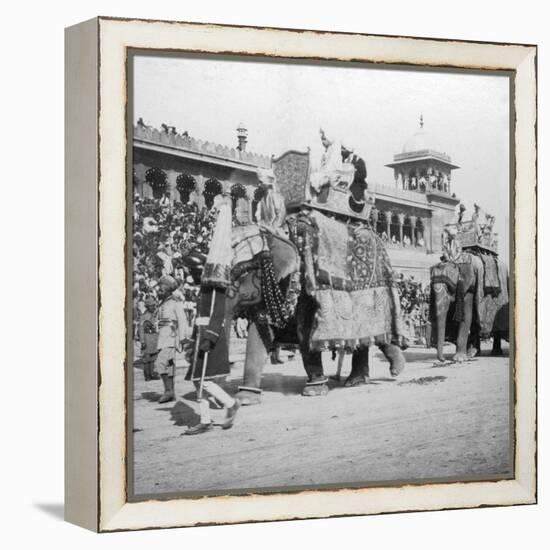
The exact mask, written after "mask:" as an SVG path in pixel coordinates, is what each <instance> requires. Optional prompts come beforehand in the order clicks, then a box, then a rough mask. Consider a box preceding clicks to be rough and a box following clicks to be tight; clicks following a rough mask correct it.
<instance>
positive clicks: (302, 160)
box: [272, 150, 374, 222]
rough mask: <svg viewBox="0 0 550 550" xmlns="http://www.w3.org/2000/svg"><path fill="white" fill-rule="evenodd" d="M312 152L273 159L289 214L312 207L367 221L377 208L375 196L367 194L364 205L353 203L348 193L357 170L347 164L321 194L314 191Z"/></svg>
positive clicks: (291, 153) (274, 170) (289, 154)
mask: <svg viewBox="0 0 550 550" xmlns="http://www.w3.org/2000/svg"><path fill="white" fill-rule="evenodd" d="M310 168H311V165H310V158H309V151H306V152H302V151H294V150H292V151H287V152H286V153H283V154H282V155H281V156H280V157H277V158H274V159H273V160H272V169H273V173H274V174H275V177H276V179H277V185H278V188H279V191H280V192H281V194H282V195H283V197H284V199H285V202H286V208H287V211H288V212H295V211H297V210H299V209H300V207H302V206H306V205H307V206H309V207H311V208H315V209H316V210H319V211H322V212H325V213H327V214H337V215H339V216H344V217H348V218H356V219H359V220H363V221H365V222H366V221H368V220H369V218H370V213H371V210H372V207H373V205H374V196H373V195H372V194H369V193H366V194H365V195H366V196H365V203H364V204H363V205H362V206H361V205H358V204H354V205H353V206H354V207H355V208H354V209H352V207H351V201H353V198H352V197H351V194H350V192H349V186H350V185H351V182H352V181H353V174H354V170H353V167H352V166H351V165H344V167H343V168H342V170H340V171H338V172H336V173H335V174H333V175H337V176H338V178H336V179H337V180H338V182H337V183H336V184H334V183H330V184H327V185H326V186H325V188H324V189H322V190H321V191H320V192H318V193H317V192H315V190H313V189H312V188H311V185H310Z"/></svg>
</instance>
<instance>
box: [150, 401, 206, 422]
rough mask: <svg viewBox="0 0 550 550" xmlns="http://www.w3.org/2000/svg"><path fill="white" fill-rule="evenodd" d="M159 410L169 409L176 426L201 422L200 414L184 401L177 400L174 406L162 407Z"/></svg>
mask: <svg viewBox="0 0 550 550" xmlns="http://www.w3.org/2000/svg"><path fill="white" fill-rule="evenodd" d="M156 410H157V411H167V412H169V413H170V419H171V420H172V422H173V423H174V426H193V425H195V424H198V423H199V422H200V416H199V415H198V414H197V413H196V412H195V411H194V409H192V408H191V407H190V406H189V405H186V404H185V403H184V402H183V401H177V402H176V404H175V405H174V406H172V407H161V408H159V409H156Z"/></svg>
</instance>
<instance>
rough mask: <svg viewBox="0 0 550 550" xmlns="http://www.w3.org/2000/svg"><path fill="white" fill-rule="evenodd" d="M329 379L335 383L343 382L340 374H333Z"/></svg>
mask: <svg viewBox="0 0 550 550" xmlns="http://www.w3.org/2000/svg"><path fill="white" fill-rule="evenodd" d="M329 378H330V379H331V380H334V381H335V382H340V381H341V380H342V377H341V376H340V375H339V374H331V375H330V376H329Z"/></svg>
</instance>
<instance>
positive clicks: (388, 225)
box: [384, 210, 393, 241]
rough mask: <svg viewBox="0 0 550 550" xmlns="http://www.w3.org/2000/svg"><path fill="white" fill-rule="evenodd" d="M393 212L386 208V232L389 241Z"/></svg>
mask: <svg viewBox="0 0 550 550" xmlns="http://www.w3.org/2000/svg"><path fill="white" fill-rule="evenodd" d="M392 214H393V212H392V211H391V210H386V211H385V212H384V216H386V233H387V235H388V241H391V217H392Z"/></svg>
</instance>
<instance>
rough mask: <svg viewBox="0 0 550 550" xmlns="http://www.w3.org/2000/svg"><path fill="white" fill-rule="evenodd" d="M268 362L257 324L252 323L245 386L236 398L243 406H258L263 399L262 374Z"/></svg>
mask: <svg viewBox="0 0 550 550" xmlns="http://www.w3.org/2000/svg"><path fill="white" fill-rule="evenodd" d="M267 360H268V352H267V350H266V348H265V345H264V343H263V340H262V339H261V337H260V333H259V332H258V327H257V325H256V323H252V324H251V325H250V328H249V330H248V340H247V342H246V358H245V362H244V380H243V385H242V386H239V391H238V393H237V395H236V396H235V397H236V398H237V399H238V400H239V401H240V402H241V405H257V404H258V403H260V402H261V399H262V397H261V396H262V390H261V389H260V384H261V382H262V373H263V370H264V366H265V364H266V363H267Z"/></svg>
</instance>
